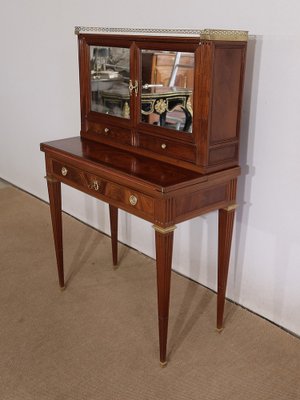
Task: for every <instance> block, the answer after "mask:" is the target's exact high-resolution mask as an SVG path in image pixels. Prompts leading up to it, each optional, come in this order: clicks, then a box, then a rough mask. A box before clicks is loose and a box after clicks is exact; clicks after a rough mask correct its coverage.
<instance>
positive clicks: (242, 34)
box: [75, 26, 248, 41]
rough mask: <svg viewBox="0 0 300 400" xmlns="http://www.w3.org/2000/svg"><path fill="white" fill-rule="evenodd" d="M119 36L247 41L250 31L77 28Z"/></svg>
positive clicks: (79, 30) (82, 30)
mask: <svg viewBox="0 0 300 400" xmlns="http://www.w3.org/2000/svg"><path fill="white" fill-rule="evenodd" d="M80 33H88V34H117V35H146V36H148V35H149V36H186V37H198V38H199V40H222V41H224V40H225V41H226V40H228V41H247V40H248V31H243V30H234V29H150V28H109V27H86V26H76V27H75V34H80Z"/></svg>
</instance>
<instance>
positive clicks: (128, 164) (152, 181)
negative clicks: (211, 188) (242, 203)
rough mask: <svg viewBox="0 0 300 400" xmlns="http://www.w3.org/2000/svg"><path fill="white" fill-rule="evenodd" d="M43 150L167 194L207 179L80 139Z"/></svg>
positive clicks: (49, 144) (50, 144) (57, 142)
mask: <svg viewBox="0 0 300 400" xmlns="http://www.w3.org/2000/svg"><path fill="white" fill-rule="evenodd" d="M41 150H42V151H45V152H49V153H51V154H52V153H53V154H54V155H65V156H67V157H68V158H69V159H70V160H73V161H74V160H75V161H76V160H80V161H83V162H88V163H89V164H90V165H92V166H93V167H95V168H98V169H99V171H100V170H103V169H104V170H105V171H110V172H111V173H112V174H116V175H118V176H119V178H120V179H121V178H122V175H123V176H124V177H126V178H128V177H129V178H131V179H134V180H135V181H136V180H138V181H140V182H141V183H146V184H148V185H151V186H152V187H153V189H155V190H159V191H168V190H172V189H175V188H177V187H184V186H186V185H193V184H196V183H200V182H203V181H206V180H207V176H204V175H202V174H199V173H197V172H193V171H189V170H187V169H184V168H181V167H178V166H175V165H170V164H167V163H164V162H161V161H157V160H153V159H151V158H148V157H144V156H139V155H135V154H133V153H131V152H128V151H125V150H121V149H117V148H114V147H112V146H108V145H106V144H102V143H97V142H94V141H90V140H87V139H83V138H80V137H74V138H68V139H61V140H55V141H51V142H46V143H42V144H41Z"/></svg>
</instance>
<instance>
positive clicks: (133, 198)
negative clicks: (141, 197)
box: [129, 194, 138, 206]
mask: <svg viewBox="0 0 300 400" xmlns="http://www.w3.org/2000/svg"><path fill="white" fill-rule="evenodd" d="M137 202H138V199H137V197H136V196H134V195H133V194H132V195H131V196H130V197H129V203H130V204H131V205H132V206H135V205H136V203H137Z"/></svg>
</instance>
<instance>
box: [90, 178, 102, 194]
mask: <svg viewBox="0 0 300 400" xmlns="http://www.w3.org/2000/svg"><path fill="white" fill-rule="evenodd" d="M88 187H89V189H92V190H95V191H96V192H98V190H100V188H101V184H100V182H98V181H97V180H94V181H93V182H92V183H90V184H89V185H88Z"/></svg>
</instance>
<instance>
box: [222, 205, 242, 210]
mask: <svg viewBox="0 0 300 400" xmlns="http://www.w3.org/2000/svg"><path fill="white" fill-rule="evenodd" d="M238 206H239V205H238V204H230V205H229V206H227V207H224V208H222V210H225V211H233V210H235V209H236V208H238Z"/></svg>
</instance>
